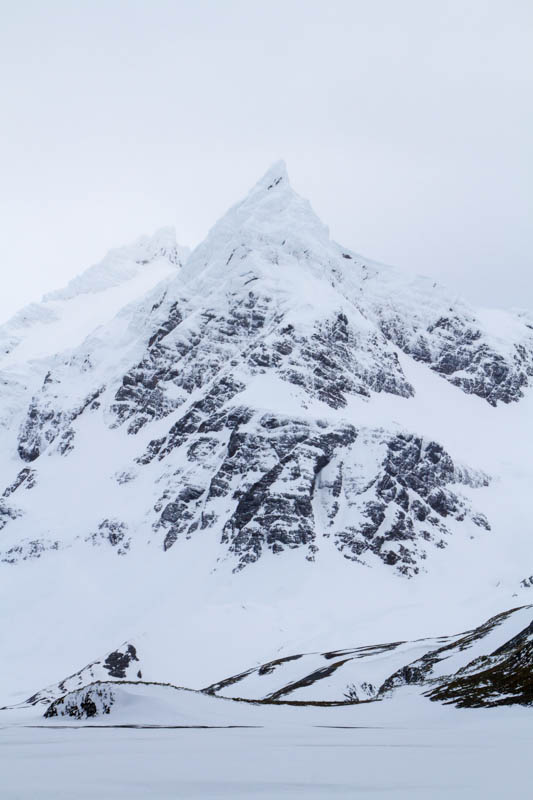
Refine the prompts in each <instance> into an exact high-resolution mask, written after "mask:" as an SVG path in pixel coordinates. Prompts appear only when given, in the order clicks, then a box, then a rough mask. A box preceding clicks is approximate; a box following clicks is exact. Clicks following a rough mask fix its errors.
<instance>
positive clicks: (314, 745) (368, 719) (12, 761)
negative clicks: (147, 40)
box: [0, 697, 533, 800]
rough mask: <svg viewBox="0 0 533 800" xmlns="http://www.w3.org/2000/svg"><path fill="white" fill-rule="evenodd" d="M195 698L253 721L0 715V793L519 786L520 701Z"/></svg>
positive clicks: (425, 791)
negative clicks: (324, 703)
mask: <svg viewBox="0 0 533 800" xmlns="http://www.w3.org/2000/svg"><path fill="white" fill-rule="evenodd" d="M195 699H196V697H195ZM205 701H206V703H207V704H208V705H210V706H212V705H213V704H217V703H218V707H219V708H220V707H221V708H223V709H225V708H229V709H230V710H232V711H231V713H229V712H228V716H227V722H228V723H231V724H238V716H239V714H238V712H237V711H236V709H233V706H238V707H240V706H242V708H243V718H242V720H241V723H240V724H243V725H252V724H254V725H257V726H261V727H253V728H250V727H244V728H220V727H208V728H168V727H167V728H134V727H127V728H124V727H122V728H121V727H107V728H106V727H103V728H102V727H80V723H71V722H68V723H63V722H61V723H60V724H58V723H57V722H55V721H46V720H42V719H41V720H37V719H35V720H32V724H36V725H39V726H42V727H28V726H27V723H26V725H20V724H18V725H17V724H5V721H4V720H0V725H4V727H1V728H0V774H1V775H2V798H4V800H15V798H16V800H26V799H27V798H32V800H33V798H37V797H38V798H40V800H41V799H43V800H44V799H46V800H48V799H49V798H54V800H67V799H68V800H74V799H75V800H78V799H80V800H82V799H85V798H86V799H87V800H89V799H90V800H93V798H96V797H98V798H102V799H104V798H105V800H115V798H117V799H118V798H121V799H122V798H141V797H142V798H146V797H150V798H152V799H155V800H163V798H164V799H165V800H167V799H168V800H170V798H179V800H186V799H187V798H202V799H203V800H210V798H229V797H235V798H240V797H242V798H250V797H257V798H264V799H265V800H266V799H267V798H276V799H278V798H335V797H371V798H380V797H394V798H395V799H396V798H397V799H398V800H399V799H400V798H416V797H420V798H431V800H433V798H450V797H453V798H454V799H455V798H468V800H473V798H496V797H498V798H501V797H504V796H505V797H512V798H526V797H529V796H530V776H529V771H528V763H529V760H528V758H529V753H530V752H531V746H532V744H533V729H532V728H531V724H530V719H529V712H528V710H527V709H521V708H513V709H497V710H496V709H495V710H489V711H487V710H480V711H457V710H455V709H450V708H443V707H442V706H440V705H438V704H434V703H429V702H428V701H426V700H422V699H416V698H412V697H410V698H409V702H406V701H407V698H401V699H399V700H398V701H395V702H393V703H387V704H385V703H371V704H364V705H359V706H358V707H354V706H347V707H341V708H290V707H284V708H271V707H268V706H267V707H265V706H245V705H243V704H233V703H231V702H230V701H220V700H218V701H217V700H215V699H212V698H205ZM205 708H206V706H204V709H205ZM110 722H111V719H110ZM113 722H116V720H115V719H114V718H113ZM166 722H167V724H168V722H169V720H166ZM176 722H179V723H181V724H184V723H185V724H190V725H193V724H196V725H201V724H207V725H219V726H220V725H224V724H225V723H224V714H216V715H213V714H212V713H208V714H206V713H204V714H203V715H202V714H200V715H197V716H196V718H195V717H194V715H192V716H190V717H189V718H188V721H187V722H185V720H184V719H183V718H182V719H180V720H176ZM50 723H52V724H50ZM226 724H227V723H226Z"/></svg>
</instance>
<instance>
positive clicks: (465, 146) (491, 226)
mask: <svg viewBox="0 0 533 800" xmlns="http://www.w3.org/2000/svg"><path fill="white" fill-rule="evenodd" d="M0 1H1V6H2V24H1V26H0V59H1V60H2V62H3V68H2V70H1V72H0V103H1V105H0V115H1V124H0V139H1V148H0V202H1V207H0V212H1V221H2V222H1V228H0V270H1V275H2V283H1V287H2V291H1V295H0V319H3V318H5V317H7V316H8V315H9V314H11V313H12V312H14V311H15V310H16V309H17V308H18V307H19V306H20V305H22V304H23V303H26V302H28V301H30V300H34V299H38V298H39V297H40V296H41V294H42V293H43V292H45V291H47V290H50V289H52V288H54V287H58V286H61V285H63V284H64V283H65V282H66V281H67V280H68V279H69V278H71V277H72V276H73V275H74V274H76V273H78V272H79V271H81V270H82V269H84V268H85V267H87V266H89V265H90V264H91V263H94V262H96V261H98V260H99V259H100V258H101V257H102V256H103V255H104V253H105V252H106V250H107V249H109V248H110V247H113V246H118V245H121V244H126V243H128V242H130V241H131V240H134V239H135V238H137V236H139V235H140V234H143V233H151V232H153V230H155V229H156V228H158V227H161V226H163V225H175V226H176V228H177V233H178V238H179V241H180V242H181V243H183V244H188V245H195V244H197V243H198V242H199V241H201V239H202V238H203V237H204V236H205V234H206V233H207V231H208V229H209V228H210V227H211V226H212V225H213V224H214V222H215V221H216V219H217V218H218V217H219V216H220V215H221V214H222V213H223V212H224V211H225V210H226V208H227V207H228V206H229V205H230V204H232V203H234V202H235V201H236V200H238V199H240V197H241V196H242V195H243V194H244V193H245V192H246V191H247V190H248V189H249V188H250V186H251V185H252V184H253V183H255V181H256V180H257V179H258V178H259V177H260V176H261V174H262V173H263V172H264V171H265V170H266V169H267V168H268V166H269V165H270V164H271V163H272V162H274V161H276V160H277V159H279V158H284V159H285V160H286V162H287V165H288V169H289V174H290V176H291V181H292V184H293V186H294V187H295V188H296V189H297V191H299V192H300V193H301V194H303V195H304V196H306V197H307V198H309V199H310V200H311V202H312V204H313V206H314V208H315V210H316V211H317V213H318V214H319V215H320V216H321V217H322V219H323V220H324V222H326V223H327V224H328V225H329V227H330V230H331V233H332V236H333V237H334V238H336V239H337V240H338V241H340V242H341V243H343V244H345V245H346V246H348V247H351V248H353V249H354V250H356V251H358V252H360V253H363V254H364V255H366V256H368V257H372V258H375V259H377V260H379V261H383V262H386V263H391V264H395V265H397V266H400V267H409V268H413V269H415V270H417V271H419V272H423V273H426V274H431V275H434V276H436V277H437V278H439V279H440V280H442V281H444V282H446V283H447V284H449V285H450V286H452V287H454V288H456V289H457V291H458V292H459V293H463V294H465V295H466V296H467V297H468V298H469V299H471V300H474V301H477V302H479V303H483V304H488V305H504V306H505V305H517V306H521V307H529V308H533V274H532V269H531V267H532V252H533V248H532V239H533V225H532V219H533V213H532V212H533V201H532V196H533V191H532V186H533V174H532V173H533V157H532V148H533V145H532V142H533V111H532V109H533V101H532V98H533V56H532V53H533V3H532V2H531V0H524V1H523V2H522V1H521V0H494V1H491V0H479V1H478V0H456V1H455V0H453V1H452V0H402V2H400V1H399V0H364V2H363V0H105V1H104V0H90V1H89V0H85V1H81V2H73V0H69V1H68V2H60V1H59V0H47V2H43V1H42V0H36V2H31V1H30V0H17V2H9V0H0Z"/></svg>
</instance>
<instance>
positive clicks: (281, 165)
mask: <svg viewBox="0 0 533 800" xmlns="http://www.w3.org/2000/svg"><path fill="white" fill-rule="evenodd" d="M282 182H283V183H284V185H285V186H290V183H289V174H288V172H287V165H286V163H285V161H284V160H283V159H280V160H279V161H276V162H275V163H274V164H272V166H271V167H270V168H269V169H267V171H266V172H265V174H264V175H263V177H262V178H261V179H260V180H259V181H258V182H257V184H256V187H255V188H256V189H267V191H271V190H272V189H274V188H275V187H276V186H279V185H280V183H282Z"/></svg>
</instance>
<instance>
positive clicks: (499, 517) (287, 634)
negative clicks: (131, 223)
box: [0, 163, 533, 702]
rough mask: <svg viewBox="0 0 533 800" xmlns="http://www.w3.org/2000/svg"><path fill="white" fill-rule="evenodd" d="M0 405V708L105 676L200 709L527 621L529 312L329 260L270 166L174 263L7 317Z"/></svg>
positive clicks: (169, 244)
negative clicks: (269, 680) (379, 650)
mask: <svg viewBox="0 0 533 800" xmlns="http://www.w3.org/2000/svg"><path fill="white" fill-rule="evenodd" d="M0 381H1V386H2V393H1V395H0V438H1V444H2V449H1V451H0V453H1V455H0V479H1V481H2V485H1V487H0V494H1V495H2V499H1V500H0V530H1V533H0V537H1V539H0V569H1V571H2V573H3V577H2V582H1V586H2V588H1V591H2V592H3V594H2V608H4V609H5V610H6V617H5V619H4V623H3V625H2V626H1V632H0V645H1V650H2V653H3V654H4V657H3V662H2V666H1V670H2V677H1V691H2V695H1V697H0V699H3V700H5V701H6V702H7V701H11V700H23V699H25V698H27V697H28V696H29V695H30V694H31V693H32V692H34V691H35V690H38V689H39V687H42V686H52V687H56V689H54V690H53V691H52V693H50V692H48V693H46V692H45V694H43V695H42V699H45V700H46V701H47V702H49V701H51V700H53V699H56V697H57V696H59V695H60V694H61V692H63V694H64V693H65V692H66V691H78V690H80V689H83V687H84V686H85V685H87V684H89V683H92V682H94V681H95V680H104V681H105V680H107V679H108V678H109V669H107V667H106V666H105V664H106V663H108V662H106V657H104V659H103V660H102V659H98V660H97V661H96V662H95V661H94V659H95V658H98V654H101V653H103V652H108V653H109V656H108V657H107V658H109V657H110V656H112V659H111V662H109V663H108V666H109V664H111V667H112V668H113V664H114V663H115V662H113V658H115V659H116V658H118V661H119V662H120V663H122V661H124V659H126V660H127V661H128V664H127V667H128V669H127V670H122V671H121V670H119V672H120V673H121V674H120V676H119V677H121V678H127V679H128V680H131V679H134V680H137V679H138V680H141V677H142V678H143V679H146V680H148V681H155V682H164V683H170V684H173V685H181V686H187V687H190V688H194V689H202V688H204V687H206V686H211V687H212V686H214V685H221V686H222V685H223V684H224V685H226V684H227V680H226V679H227V676H228V675H232V674H234V675H237V676H241V674H242V672H243V670H247V672H246V673H245V674H246V675H249V674H252V673H254V667H252V668H251V669H249V668H250V665H251V664H252V665H253V664H255V665H257V669H258V670H259V674H263V673H261V669H263V667H262V666H261V665H264V664H272V663H274V662H276V661H277V660H278V659H281V661H283V659H286V661H287V663H288V664H290V665H291V670H293V671H294V666H295V663H296V661H295V659H298V662H299V666H298V668H297V669H296V671H295V673H294V674H295V675H298V676H299V677H298V678H297V679H296V680H297V681H298V680H300V679H301V678H305V675H304V674H300V672H301V671H300V667H301V666H303V662H301V663H300V659H301V658H302V656H300V654H301V653H309V652H310V651H313V652H314V653H315V655H313V654H311V656H310V657H309V658H311V661H312V662H313V664H314V663H315V662H316V664H319V663H320V658H319V656H318V655H317V653H318V654H320V653H322V654H327V653H331V652H337V651H338V650H339V649H340V648H343V649H344V650H346V648H348V649H349V650H350V652H353V651H355V650H356V649H357V648H361V647H362V646H363V645H364V646H368V645H372V644H373V643H375V642H379V641H385V642H391V641H392V642H396V643H397V642H398V639H399V638H400V637H401V638H402V640H403V642H402V648H403V649H402V648H400V650H398V649H397V647H396V645H395V646H394V648H393V649H394V653H395V656H394V657H395V658H398V654H399V653H402V655H401V659H400V660H402V659H403V661H402V663H401V664H400V666H401V667H405V666H406V665H407V664H408V663H410V661H412V660H413V659H410V661H409V658H408V653H404V649H405V647H407V645H405V642H406V641H407V640H415V639H420V638H422V637H431V636H433V637H435V636H436V635H440V634H441V633H442V631H443V630H451V631H454V630H465V629H467V628H472V629H474V628H475V629H477V626H479V625H480V623H481V622H482V621H483V619H486V618H487V617H489V616H493V615H495V614H499V613H502V612H503V613H504V614H505V613H507V611H508V610H509V609H510V608H512V607H517V606H521V605H523V606H526V605H527V604H528V603H529V602H530V601H531V595H530V594H529V592H530V591H531V588H530V587H531V585H532V584H533V581H532V580H531V579H530V578H529V577H528V576H529V575H530V574H531V572H533V563H532V561H531V557H530V552H531V548H530V538H531V532H532V531H531V521H530V503H529V491H530V486H531V481H532V478H533V457H532V456H531V453H530V434H531V432H532V422H531V420H532V419H533V416H532V411H533V390H532V389H531V383H532V382H533V324H532V318H531V315H529V314H528V313H526V312H516V313H513V312H506V311H496V310H486V309H476V308H472V307H470V306H469V305H468V304H467V303H466V302H464V301H462V300H461V299H458V298H457V297H456V296H455V295H454V294H453V293H452V292H450V291H449V290H447V289H445V288H443V287H442V286H440V285H437V284H435V283H434V282H433V281H431V280H430V279H427V278H422V277H420V276H416V275H407V274H404V273H402V272H399V271H397V270H395V269H392V268H390V267H385V266H383V265H379V264H376V263H374V262H371V261H369V260H368V259H364V258H362V257H361V256H359V255H357V254H356V253H353V252H352V251H350V250H349V249H347V248H344V247H341V246H340V245H338V244H337V243H335V242H333V241H332V240H331V239H330V237H329V233H328V230H327V228H326V227H325V226H324V225H323V224H322V223H321V222H320V220H319V219H318V218H317V217H316V215H315V214H314V212H313V211H312V209H311V207H310V206H309V204H308V203H307V202H306V201H305V200H303V199H302V198H300V197H299V196H298V195H297V194H296V193H295V192H294V191H293V190H292V188H291V187H290V184H289V181H288V177H287V173H286V170H285V167H284V165H283V164H282V163H280V164H276V165H274V166H273V167H272V168H271V169H270V170H269V171H268V173H267V174H266V175H265V176H264V177H263V178H262V179H261V180H260V181H259V183H258V184H257V185H256V186H255V187H254V188H253V189H252V191H251V192H250V193H249V195H248V196H247V197H246V198H245V199H244V200H243V201H242V202H241V203H239V204H237V205H236V206H234V207H233V208H232V209H230V210H229V211H228V213H227V214H226V215H225V216H224V217H223V218H222V219H221V220H220V221H219V222H218V223H217V224H216V225H215V226H214V228H213V229H212V230H211V232H210V233H209V235H208V236H207V238H206V240H205V241H204V242H203V243H202V244H200V245H199V246H198V247H197V248H196V249H195V250H194V251H193V252H192V253H191V254H190V255H189V254H188V251H187V250H186V248H183V247H180V246H178V245H177V244H176V241H175V236H174V234H173V232H172V231H170V230H167V229H165V230H163V231H159V232H158V233H156V234H155V236H154V237H152V238H150V239H148V238H144V239H141V240H139V241H138V242H137V243H136V244H135V245H132V246H131V247H127V248H123V249H120V250H116V251H113V252H112V253H110V254H109V255H108V256H107V257H106V258H105V259H104V260H103V261H102V262H101V263H100V264H98V265H96V266H94V267H91V268H90V269H89V270H87V271H86V272H85V273H83V274H82V275H81V276H79V277H78V278H76V279H74V280H73V281H71V283H70V284H69V285H68V286H67V287H66V288H65V289H63V290H60V291H58V292H53V293H51V294H49V295H47V296H46V297H45V298H44V299H43V302H42V303H40V304H34V305H32V306H30V307H28V308H27V309H24V310H23V311H21V312H20V313H19V314H18V315H16V316H15V317H14V318H13V319H12V320H11V321H10V322H8V323H7V324H6V325H4V326H3V327H2V328H0ZM517 598H518V599H517ZM530 616H531V617H533V614H531V612H530V611H529V610H527V609H526V610H524V611H522V612H520V614H518V616H517V614H514V615H512V619H514V620H516V619H518V618H520V620H521V624H522V622H523V623H524V624H523V628H524V629H526V628H527V626H528V625H529V623H530V622H531V620H530V619H529V617H530ZM523 617H524V619H522V618H523ZM526 617H527V619H525V618H526ZM506 619H507V617H506ZM502 630H503V628H502ZM518 633H520V631H519V630H516V631H514V633H513V634H512V635H513V636H514V635H515V634H516V635H517V634H518ZM482 638H483V637H482ZM511 638H512V637H511V635H510V634H509V637H508V639H509V640H510V639H511ZM526 638H527V637H526ZM456 640H457V641H458V640H460V637H455V638H454V639H453V641H454V642H455V641H456ZM446 641H448V640H446ZM505 641H507V640H505ZM527 641H528V642H529V639H527ZM121 642H126V645H124V646H121V647H122V649H121V647H119V645H120V643H121ZM132 642H135V646H134V645H133V644H131V643H132ZM442 642H444V639H442V640H441V639H439V640H434V645H432V646H431V647H430V646H429V645H427V646H426V644H425V645H423V653H421V655H420V657H422V656H423V655H424V654H427V653H428V652H429V651H430V650H431V649H432V648H433V650H435V651H437V648H438V647H441V646H442ZM503 644H504V642H500V643H499V644H498V646H500V647H501V646H503ZM404 645H405V647H404ZM128 647H131V648H133V651H132V652H133V654H134V657H133V656H131V651H129V650H128V649H127V648H128ZM409 647H410V646H409ZM417 647H418V645H417ZM458 647H459V648H460V649H461V645H460V644H459V645H458ZM391 648H392V645H391ZM424 648H425V649H424ZM407 649H409V648H407ZM414 649H415V650H416V647H415V648H414ZM137 652H139V653H142V654H143V655H142V668H141V667H140V665H138V664H137V663H136V661H137ZM410 652H411V650H409V653H410ZM417 652H418V651H417ZM128 653H129V656H131V657H129V660H128ZM295 653H296V654H298V655H297V656H295V655H294V654H295ZM483 653H484V656H486V657H487V658H490V657H491V656H492V654H493V652H492V651H491V650H490V649H489V650H486V651H483ZM513 653H514V650H513ZM117 654H118V655H117ZM119 656H121V657H122V661H121V658H119ZM315 656H316V657H315ZM424 657H425V656H424ZM306 658H308V657H307V656H306ZM353 658H354V657H353V655H351V656H350V657H349V658H347V661H349V662H350V663H351V662H352V661H353ZM357 658H359V656H357ZM83 663H88V664H89V667H87V668H86V670H85V671H82V673H78V672H76V670H78V669H79V666H80V664H83ZM117 663H118V662H117ZM283 663H285V662H284V661H283ZM343 663H344V662H343ZM498 663H499V662H498ZM95 665H96V666H95ZM320 668H321V667H319V666H316V667H315V668H314V669H315V670H316V669H318V670H320ZM380 668H381V667H380ZM398 668H399V667H398ZM305 669H308V667H307V666H306V667H305ZM387 669H388V666H387V668H386V669H385V672H387ZM122 672H123V673H124V674H122ZM138 672H139V673H141V676H139V675H137V673H138ZM267 672H268V670H267ZM311 672H313V669H311V671H310V673H309V674H311ZM344 672H346V667H344V666H343V668H342V670H340V671H339V673H338V675H337V678H338V677H339V675H341V674H344ZM348 672H349V669H348ZM371 672H372V670H370V673H371ZM130 673H131V674H130ZM370 673H369V674H370ZM393 673H394V670H392V669H391V670H390V672H389V673H387V674H386V675H384V677H383V681H385V679H386V678H389V677H390V676H391V675H392V674H393ZM291 674H292V673H291ZM306 674H307V673H306ZM328 674H329V673H328ZM417 674H418V673H417ZM454 674H455V673H454ZM65 675H71V679H72V680H71V679H64V676H65ZM80 675H81V677H80ZM447 675H448V677H449V678H450V675H449V674H448V673H447ZM111 677H116V676H111ZM277 677H278V678H279V677H280V673H279V671H277ZM247 680H248V679H247ZM283 680H285V678H283ZM291 680H292V679H290V678H289V679H288V680H285V683H283V681H281V682H280V681H278V683H279V686H278V683H276V687H277V688H275V689H274V690H273V691H274V692H279V691H281V692H282V694H284V693H285V692H286V687H287V685H289V684H290V682H291ZM343 680H344V678H342V680H341V681H340V683H339V685H337V684H335V692H336V698H337V699H338V698H339V697H340V698H342V697H343V696H344V695H345V694H346V691H348V688H347V687H349V686H350V685H352V686H354V685H355V682H354V680H353V679H352V677H351V676H350V675H347V677H346V686H344V684H343ZM450 680H451V678H450ZM239 683H240V677H239ZM311 683H312V685H313V690H312V693H311V694H312V695H313V699H314V700H328V699H330V698H329V697H327V696H325V695H324V696H323V697H322V696H321V695H320V691H321V688H320V687H322V688H323V687H324V686H325V685H326V684H323V683H322V682H318V683H317V682H316V681H315V680H313V681H312V682H311ZM363 684H365V685H367V686H368V685H371V686H372V687H373V688H374V690H375V691H374V694H372V692H370V695H369V694H368V692H367V695H368V696H369V697H370V696H372V697H373V696H375V692H377V691H378V690H379V686H377V685H376V681H375V680H370V679H368V680H367V679H366V678H362V679H361V680H360V681H359V683H358V684H357V685H358V687H359V688H358V689H357V690H354V691H355V693H356V694H357V698H358V699H360V697H359V695H360V694H361V686H362V685H363ZM305 685H307V684H305ZM380 685H381V684H380ZM442 686H443V682H442V681H441V683H439V687H440V688H438V689H436V690H435V691H437V692H438V691H444V690H443V689H442ZM284 687H285V688H284ZM426 688H427V687H426ZM239 691H240V688H239ZM254 691H255V690H254ZM292 691H293V690H292V689H291V690H289V693H290V692H292ZM450 691H451V690H450ZM454 691H455V690H454ZM54 693H55V695H56V696H54ZM363 693H364V692H363ZM267 694H268V691H267ZM304 694H305V692H304ZM236 696H242V697H244V696H245V695H236ZM265 696H266V695H265V693H264V692H263V694H262V695H261V697H260V696H255V697H251V696H250V695H246V697H250V699H264V697H265ZM280 696H281V695H280ZM302 696H303V695H302ZM305 697H307V695H305ZM353 697H354V698H355V695H353Z"/></svg>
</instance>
